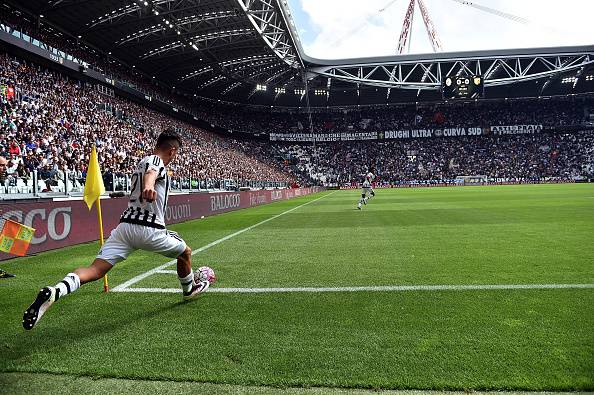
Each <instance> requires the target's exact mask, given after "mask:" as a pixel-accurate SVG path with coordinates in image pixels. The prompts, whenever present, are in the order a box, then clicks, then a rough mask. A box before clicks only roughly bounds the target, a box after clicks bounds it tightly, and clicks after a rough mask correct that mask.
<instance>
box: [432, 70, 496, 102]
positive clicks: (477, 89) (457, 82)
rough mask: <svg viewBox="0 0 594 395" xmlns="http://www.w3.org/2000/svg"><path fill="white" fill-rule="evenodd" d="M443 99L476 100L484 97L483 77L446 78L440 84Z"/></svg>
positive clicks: (453, 76)
mask: <svg viewBox="0 0 594 395" xmlns="http://www.w3.org/2000/svg"><path fill="white" fill-rule="evenodd" d="M441 94H442V97H443V99H445V100H449V99H478V98H481V97H483V96H484V94H485V89H484V85H483V76H481V75H473V76H456V75H452V76H448V77H446V78H445V79H444V80H443V81H442V83H441Z"/></svg>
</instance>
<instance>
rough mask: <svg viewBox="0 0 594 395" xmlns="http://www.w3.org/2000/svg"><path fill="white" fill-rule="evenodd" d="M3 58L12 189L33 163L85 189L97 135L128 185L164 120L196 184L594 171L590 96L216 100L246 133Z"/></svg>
mask: <svg viewBox="0 0 594 395" xmlns="http://www.w3.org/2000/svg"><path fill="white" fill-rule="evenodd" d="M0 67H1V75H0V78H1V79H2V84H3V86H5V89H4V91H3V92H4V93H3V96H2V135H1V141H0V155H2V156H4V157H6V158H7V160H8V166H7V174H5V175H3V179H2V182H3V185H4V188H5V191H7V192H8V191H12V192H31V191H32V189H33V188H32V178H33V172H34V171H36V173H37V180H38V190H39V191H40V192H43V191H52V190H53V191H62V192H65V189H67V188H68V186H67V185H69V187H70V188H71V189H70V190H75V191H76V190H77V189H79V190H80V189H81V188H82V186H83V183H84V178H85V164H86V163H87V162H88V154H89V150H90V146H91V144H92V143H93V142H94V143H96V144H97V146H98V151H99V154H100V155H99V156H100V158H101V166H102V168H103V169H104V172H105V180H106V182H105V183H106V185H107V188H108V190H118V189H120V190H122V189H126V186H127V187H128V188H129V180H128V178H129V175H130V172H131V169H132V166H134V164H135V163H136V162H137V161H138V159H139V158H141V157H142V156H143V155H144V154H145V153H146V152H148V150H149V149H150V144H151V143H152V141H153V140H154V138H155V137H156V135H157V134H158V132H159V131H160V130H162V129H164V128H166V127H174V128H175V129H177V130H180V131H181V132H182V133H183V136H184V139H185V144H184V150H183V153H182V155H181V157H180V159H179V160H178V162H177V163H175V164H174V165H173V166H172V171H173V176H174V180H175V184H174V186H175V187H176V188H179V189H189V188H191V184H192V181H191V180H195V181H194V183H197V184H196V185H195V186H197V187H201V186H202V187H203V188H204V189H208V188H209V187H210V188H213V187H215V184H216V186H217V187H221V186H229V185H232V186H234V187H238V186H242V185H246V186H249V185H253V182H255V181H259V182H263V181H270V182H273V181H274V182H276V183H275V184H271V185H275V186H279V185H283V186H284V185H288V184H293V183H295V182H298V183H301V184H307V183H322V184H326V185H351V184H356V183H357V182H359V181H360V175H361V174H363V173H364V172H365V170H366V168H367V167H368V166H370V165H373V166H375V167H376V169H378V175H379V180H378V182H380V183H384V184H399V183H404V182H411V181H417V182H422V181H434V182H441V181H444V180H453V179H455V178H456V176H458V175H468V174H484V175H486V176H488V177H489V179H490V180H491V181H502V180H507V181H511V180H514V181H515V180H524V181H529V180H530V181H544V180H581V179H588V178H591V177H592V176H593V166H592V163H593V161H594V133H592V127H591V126H590V125H589V123H588V114H589V112H590V111H591V109H592V108H593V103H594V102H593V101H592V99H590V98H579V99H576V98H559V99H551V100H514V101H513V102H511V101H503V102H484V103H467V104H450V105H448V104H445V103H444V104H436V105H425V106H421V107H418V106H401V107H397V108H380V109H351V110H349V111H347V110H344V111H336V112H331V111H329V112H322V113H315V114H313V115H312V123H311V129H310V128H309V126H310V125H309V120H308V117H307V115H305V114H300V113H291V112H283V113H279V112H272V111H270V110H268V111H263V110H261V109H239V108H237V107H235V108H233V107H229V106H226V105H219V106H212V107H211V111H208V119H207V120H208V122H211V123H212V124H213V125H214V126H216V127H218V128H219V129H223V130H226V131H227V132H230V133H232V132H234V131H235V132H243V133H241V135H242V136H243V138H241V139H237V138H231V137H229V135H230V133H226V134H225V133H223V134H216V133H212V132H208V131H205V130H203V129H201V128H199V127H196V126H194V125H191V124H189V123H187V122H182V121H179V120H176V119H174V118H173V117H171V116H168V115H164V114H162V113H159V112H157V111H154V110H151V109H149V108H146V107H144V106H143V105H141V104H137V103H134V102H132V101H130V100H127V99H124V98H122V97H119V96H117V95H114V94H106V93H105V92H102V91H101V90H99V89H97V87H96V86H95V85H93V84H89V83H85V82H82V81H77V80H76V79H73V78H71V77H68V76H65V75H61V74H60V73H59V72H57V71H50V70H47V69H44V68H43V67H41V66H39V65H36V64H33V63H30V62H27V61H24V60H22V59H19V58H15V57H14V56H12V55H8V54H3V55H2V57H1V62H0ZM205 114H206V113H205ZM308 129H309V130H308ZM415 133H416V134H415ZM250 135H258V136H254V138H253V139H250V138H249V136H250ZM246 136H247V137H246ZM312 136H315V137H312ZM255 137H258V138H257V139H256V138H255ZM415 137H416V138H415ZM266 139H269V140H274V141H265V140H266ZM300 140H301V141H300ZM312 140H319V141H318V142H317V144H312V143H313V141H312ZM333 140H338V141H333ZM341 140H366V141H341ZM66 172H67V173H68V178H69V182H68V181H65V178H66V175H65V173H66ZM224 180H228V184H224ZM200 183H202V185H200ZM250 183H252V184H250ZM240 184H241V185H240ZM184 187H185V188H184Z"/></svg>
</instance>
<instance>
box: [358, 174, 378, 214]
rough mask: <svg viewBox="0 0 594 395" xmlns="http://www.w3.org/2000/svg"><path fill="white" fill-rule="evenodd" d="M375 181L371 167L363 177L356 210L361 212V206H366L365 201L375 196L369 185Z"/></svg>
mask: <svg viewBox="0 0 594 395" xmlns="http://www.w3.org/2000/svg"><path fill="white" fill-rule="evenodd" d="M373 180H375V174H374V169H373V167H371V168H369V171H368V172H367V174H366V175H365V180H364V181H363V189H361V199H359V203H358V204H357V208H358V209H359V210H361V205H362V204H365V205H367V200H369V199H370V198H372V197H374V196H375V192H374V191H373V188H372V187H371V183H372V182H373Z"/></svg>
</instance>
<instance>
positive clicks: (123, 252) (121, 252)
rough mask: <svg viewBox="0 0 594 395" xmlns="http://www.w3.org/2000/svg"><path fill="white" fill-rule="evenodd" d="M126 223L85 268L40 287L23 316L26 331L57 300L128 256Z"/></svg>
mask: <svg viewBox="0 0 594 395" xmlns="http://www.w3.org/2000/svg"><path fill="white" fill-rule="evenodd" d="M127 225H129V224H120V225H118V227H117V228H115V229H114V230H113V231H112V232H111V236H110V237H109V238H108V239H107V241H106V242H105V244H104V245H103V247H101V249H100V250H99V254H98V255H97V257H96V258H95V260H94V261H93V263H92V264H91V265H90V266H89V267H81V268H78V269H76V270H75V271H74V272H72V273H68V274H67V275H66V277H64V279H63V280H62V281H60V282H59V283H58V284H56V285H55V286H53V287H51V286H47V287H43V288H42V289H41V290H40V291H39V293H38V294H37V297H36V298H35V300H34V301H33V303H31V305H30V306H29V307H28V308H27V310H25V313H24V314H23V328H25V329H27V330H30V329H33V327H34V326H35V325H36V324H37V323H38V322H39V320H40V319H41V317H42V316H43V315H44V314H45V312H46V311H47V309H48V308H49V307H50V306H51V305H52V304H53V303H54V302H56V301H57V300H58V299H60V298H61V297H64V296H66V295H69V294H71V293H72V292H74V291H76V290H77V289H78V288H79V287H80V286H81V285H83V284H86V283H88V282H92V281H95V280H98V279H100V278H102V277H103V276H104V275H105V274H106V273H107V272H108V271H109V270H111V268H112V267H113V265H115V264H116V263H117V262H120V261H122V260H124V259H126V258H127V257H128V255H129V254H130V253H131V252H132V251H133V250H134V248H133V247H132V246H131V242H130V240H129V235H128V234H127V232H126V229H122V227H125V226H127Z"/></svg>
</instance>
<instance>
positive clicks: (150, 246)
mask: <svg viewBox="0 0 594 395" xmlns="http://www.w3.org/2000/svg"><path fill="white" fill-rule="evenodd" d="M185 249H186V242H185V241H184V240H183V239H182V238H181V237H179V235H178V234H177V233H176V232H172V231H170V230H166V229H155V228H151V227H148V226H143V225H135V224H128V223H120V224H119V225H118V226H117V227H116V228H115V229H114V230H112V231H111V236H109V238H108V239H107V241H106V242H105V244H103V247H101V249H100V250H99V254H98V255H97V258H99V259H103V260H105V261H107V262H109V263H111V264H112V265H115V264H116V263H118V262H121V261H123V260H124V259H126V258H128V255H130V254H131V253H132V252H134V251H136V250H144V251H150V252H156V253H159V254H161V255H165V256H166V257H169V258H177V257H178V256H180V255H181V253H182V252H184V251H185Z"/></svg>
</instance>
